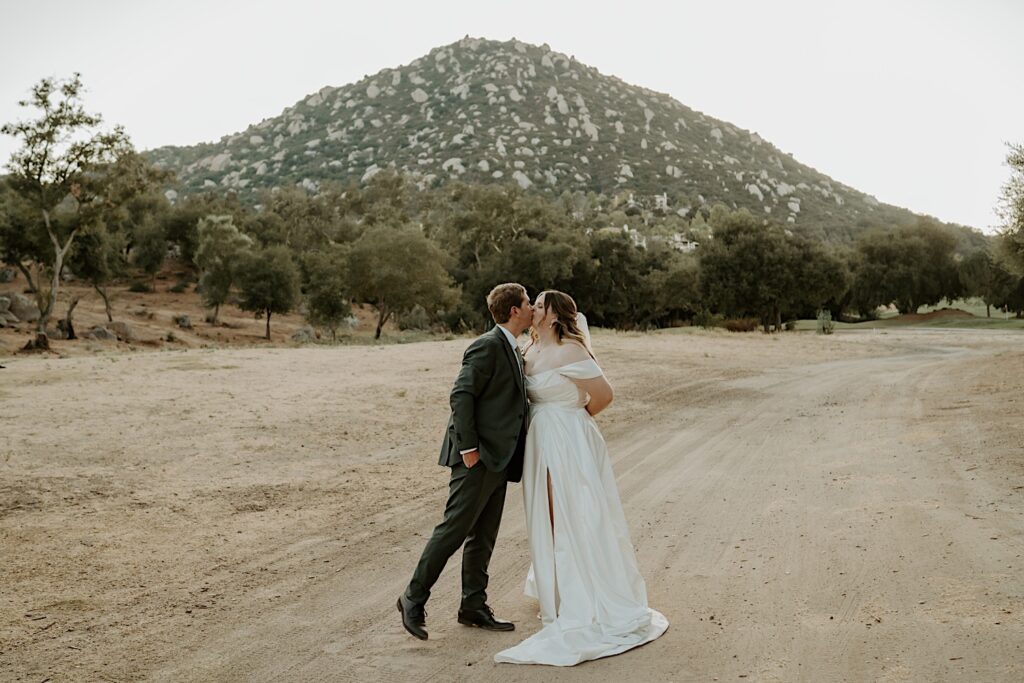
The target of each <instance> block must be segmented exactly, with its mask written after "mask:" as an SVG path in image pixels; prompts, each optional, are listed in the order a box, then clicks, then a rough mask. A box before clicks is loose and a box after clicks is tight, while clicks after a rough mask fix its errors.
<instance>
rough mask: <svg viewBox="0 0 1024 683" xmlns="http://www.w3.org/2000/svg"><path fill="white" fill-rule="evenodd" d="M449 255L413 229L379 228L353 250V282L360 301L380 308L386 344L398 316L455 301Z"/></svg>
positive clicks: (420, 232) (351, 274) (378, 334)
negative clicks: (391, 321)
mask: <svg viewBox="0 0 1024 683" xmlns="http://www.w3.org/2000/svg"><path fill="white" fill-rule="evenodd" d="M446 260H447V257H446V255H445V254H444V252H443V251H441V249H440V248H439V247H438V246H437V245H436V244H435V243H434V242H432V241H431V240H430V239H429V238H427V237H426V236H425V235H424V234H423V232H422V231H421V230H419V229H418V228H416V227H413V226H409V225H378V226H375V227H374V228H373V229H371V230H367V232H365V233H364V234H363V236H362V237H360V238H359V239H358V240H356V242H355V243H354V244H353V245H352V252H351V254H350V257H349V280H350V282H351V283H352V292H353V294H354V295H355V298H356V299H357V300H358V301H362V302H364V303H368V304H372V305H373V306H374V307H375V308H376V309H377V332H376V334H375V335H374V338H375V339H380V333H381V330H382V329H383V327H384V324H385V323H386V322H387V321H388V319H390V318H391V316H392V314H394V313H402V312H405V311H408V310H410V309H412V307H413V306H415V305H416V304H419V305H421V306H423V308H425V309H426V310H428V311H430V310H435V309H436V308H437V307H438V306H440V305H443V304H444V303H445V302H447V301H449V300H450V298H451V294H452V290H451V278H450V277H449V275H448V271H447V270H446V269H445V261H446Z"/></svg>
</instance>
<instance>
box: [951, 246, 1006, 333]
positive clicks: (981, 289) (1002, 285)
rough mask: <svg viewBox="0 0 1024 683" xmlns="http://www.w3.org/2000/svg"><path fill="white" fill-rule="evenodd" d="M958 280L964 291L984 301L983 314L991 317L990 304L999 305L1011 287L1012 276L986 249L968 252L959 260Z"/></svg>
mask: <svg viewBox="0 0 1024 683" xmlns="http://www.w3.org/2000/svg"><path fill="white" fill-rule="evenodd" d="M960 281H961V283H962V284H963V288H964V293H965V294H967V295H969V296H977V297H980V298H981V300H982V301H984V302H985V316H986V317H988V318H991V317H992V306H993V305H999V302H1000V301H1003V300H1004V299H1005V298H1006V295H1007V292H1008V291H1009V290H1011V289H1012V286H1013V281H1014V278H1013V276H1012V275H1010V274H1009V273H1007V272H1006V270H1004V269H1003V268H1002V267H1001V266H1000V265H999V263H997V262H996V261H995V260H994V259H993V258H992V255H991V254H990V253H989V252H988V250H986V249H978V250H975V251H973V252H971V253H970V254H968V255H967V256H966V257H964V259H963V260H962V261H961V262H960Z"/></svg>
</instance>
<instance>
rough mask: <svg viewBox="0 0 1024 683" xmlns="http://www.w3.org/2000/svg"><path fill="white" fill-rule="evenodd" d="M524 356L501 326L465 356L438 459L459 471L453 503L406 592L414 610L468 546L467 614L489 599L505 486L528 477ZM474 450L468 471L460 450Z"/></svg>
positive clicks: (452, 489)
mask: <svg viewBox="0 0 1024 683" xmlns="http://www.w3.org/2000/svg"><path fill="white" fill-rule="evenodd" d="M517 353H518V351H517V350H513V348H512V345H511V344H509V342H508V338H507V337H506V336H505V333H504V332H503V331H502V330H500V329H498V327H497V326H496V327H495V328H494V329H492V330H491V331H490V332H488V333H486V334H484V335H481V336H480V337H477V339H475V340H474V341H473V343H472V344H470V345H469V348H467V349H466V353H465V354H464V355H463V357H462V368H461V369H460V370H459V376H458V377H457V378H456V379H455V384H454V386H453V387H452V392H451V396H450V402H451V406H452V412H451V416H450V417H449V419H448V428H447V430H446V431H445V436H444V443H443V444H442V445H441V457H440V460H439V464H441V465H446V466H448V467H451V469H452V472H451V481H450V482H449V484H448V503H447V505H446V506H445V510H444V519H443V520H442V521H441V523H440V524H438V525H437V527H436V528H435V529H434V533H433V534H432V535H431V537H430V540H429V541H427V545H426V547H425V548H424V549H423V554H422V556H421V557H420V561H419V563H418V564H417V565H416V570H415V572H413V577H412V581H411V582H410V583H409V587H408V588H407V589H406V591H405V596H406V598H408V599H409V601H410V602H412V603H414V604H417V605H423V604H424V603H426V601H427V598H429V597H430V589H431V588H432V587H433V585H434V583H435V582H436V581H437V577H438V576H440V575H441V571H442V570H443V569H444V566H445V564H446V563H447V562H448V559H449V558H450V557H451V556H452V555H453V554H455V551H456V550H458V549H459V546H461V545H463V543H465V548H464V550H463V552H462V605H461V609H466V610H473V609H479V608H480V607H482V606H483V605H484V603H485V602H486V601H487V565H488V563H489V562H490V559H491V552H492V551H493V550H494V541H495V539H496V538H497V536H498V527H499V525H500V524H501V512H502V509H503V507H504V505H505V488H506V482H509V481H513V482H517V481H519V480H520V479H521V478H522V474H523V451H524V448H525V444H526V428H527V420H528V406H527V402H526V388H525V386H524V384H523V377H522V372H521V370H520V365H519V362H517V360H516V355H515V354H517ZM473 447H476V448H478V449H479V450H480V462H478V463H477V464H476V465H474V466H473V467H466V465H465V464H464V463H463V462H462V454H461V451H464V450H468V449H470V448H473Z"/></svg>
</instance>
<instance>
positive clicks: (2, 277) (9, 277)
mask: <svg viewBox="0 0 1024 683" xmlns="http://www.w3.org/2000/svg"><path fill="white" fill-rule="evenodd" d="M15 276H16V273H15V272H14V268H0V282H14V278H15Z"/></svg>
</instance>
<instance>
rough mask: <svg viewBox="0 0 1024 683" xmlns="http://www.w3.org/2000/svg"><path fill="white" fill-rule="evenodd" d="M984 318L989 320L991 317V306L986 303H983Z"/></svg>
mask: <svg viewBox="0 0 1024 683" xmlns="http://www.w3.org/2000/svg"><path fill="white" fill-rule="evenodd" d="M985 317H986V318H991V317H992V304H990V303H989V302H987V301H986V302H985Z"/></svg>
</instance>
